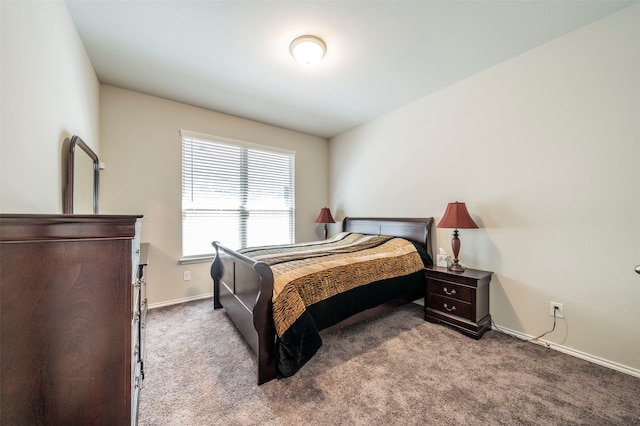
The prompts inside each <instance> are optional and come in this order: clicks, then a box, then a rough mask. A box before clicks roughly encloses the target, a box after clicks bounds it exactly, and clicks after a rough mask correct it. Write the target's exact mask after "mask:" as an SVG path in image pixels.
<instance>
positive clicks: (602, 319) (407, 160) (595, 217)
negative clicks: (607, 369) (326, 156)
mask: <svg viewBox="0 0 640 426" xmlns="http://www.w3.org/2000/svg"><path fill="white" fill-rule="evenodd" d="M639 44H640V6H633V7H631V8H628V9H626V10H623V11H622V12H620V13H618V14H616V15H613V16H611V17H608V18H606V19H604V20H601V21H598V22H596V23H593V24H591V25H588V26H586V27H584V28H582V29H580V30H578V31H575V32H573V33H571V34H568V35H566V36H563V37H560V38H558V39H556V40H555V41H552V42H550V43H548V44H546V45H544V46H541V47H539V48H537V49H535V50H532V51H530V52H528V53H525V54H523V55H520V56H518V57H516V58H514V59H512V60H509V61H507V62H505V63H503V64H500V65H498V66H495V67H493V68H492V69H489V70H487V71H486V72H483V73H481V74H478V75H476V76H473V77H471V78H469V79H467V80H465V81H462V82H460V83H458V84H456V85H454V86H452V87H449V88H447V89H445V90H442V91H441V92H439V93H437V94H435V95H433V96H429V97H426V98H423V99H421V100H419V101H417V102H415V103H412V104H410V105H407V106H405V107H403V108H400V109H398V110H396V111H394V112H392V113H390V114H387V115H385V116H383V117H381V118H379V119H377V120H374V121H372V122H369V123H367V124H365V125H363V126H361V127H358V128H356V129H353V130H352V131H349V132H347V133H345V134H343V135H340V136H338V137H336V138H334V139H332V140H331V141H330V182H331V186H330V187H331V207H332V208H333V209H334V211H335V212H336V213H337V216H339V218H340V219H341V218H342V217H344V215H351V216H357V215H380V216H435V217H436V219H437V220H438V219H440V217H441V216H442V214H443V212H444V210H445V207H446V205H447V203H448V202H451V201H456V200H457V201H464V202H466V203H467V206H468V208H469V210H470V212H471V215H472V216H473V218H474V219H475V220H476V221H477V223H478V224H479V226H480V229H478V230H461V231H460V234H461V241H462V249H461V253H460V258H461V261H462V263H463V264H466V265H468V266H470V267H475V268H478V269H485V270H491V271H495V275H494V278H493V280H492V283H491V307H490V310H491V314H492V317H493V320H494V321H495V322H496V324H497V325H498V326H500V327H504V328H507V329H510V330H513V331H515V332H517V333H521V334H523V335H528V336H536V335H539V334H541V333H542V332H544V331H546V330H549V329H550V328H551V326H552V317H550V316H549V302H550V301H555V302H560V303H564V313H565V319H564V320H560V321H559V323H558V325H557V328H556V331H554V332H553V333H551V334H549V335H548V336H547V337H545V339H548V341H550V342H552V343H554V344H555V345H554V346H556V347H557V348H558V349H560V350H564V351H568V352H571V353H573V354H574V355H578V356H585V357H588V358H590V359H591V360H594V361H596V362H602V363H605V364H608V365H610V366H613V367H615V368H619V369H621V370H623V371H627V372H631V373H632V374H636V375H640V310H639V309H638V301H640V275H637V274H636V273H635V272H634V271H633V267H634V265H637V264H640V45H639ZM437 237H438V243H437V246H438V247H444V248H445V249H446V250H448V251H449V252H451V248H450V247H451V245H450V238H451V230H448V229H443V230H438V231H437Z"/></svg>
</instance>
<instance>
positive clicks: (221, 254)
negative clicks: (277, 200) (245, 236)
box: [211, 218, 433, 385]
mask: <svg viewBox="0 0 640 426" xmlns="http://www.w3.org/2000/svg"><path fill="white" fill-rule="evenodd" d="M432 225H433V218H420V219H416V218H345V219H344V220H343V222H342V232H341V233H339V234H338V235H336V236H334V237H332V238H330V239H329V240H325V241H320V242H315V243H305V244H302V247H303V250H302V251H308V252H312V253H314V254H315V253H316V250H319V249H318V246H321V245H324V244H326V245H327V246H331V247H338V250H345V251H347V252H350V250H352V249H351V247H352V246H354V245H356V244H360V241H363V242H365V244H369V246H371V247H368V248H366V250H364V251H362V252H359V253H358V254H355V253H351V252H350V253H351V254H348V255H346V256H352V257H359V256H361V254H360V253H367V254H366V255H367V256H372V258H373V257H375V258H377V259H378V258H380V259H384V258H387V257H394V256H395V255H394V256H386V255H385V254H384V253H382V252H378V250H383V248H382V247H383V246H384V247H385V248H384V250H387V247H388V246H392V249H394V250H399V251H401V252H402V254H401V255H397V257H398V258H402V259H403V261H402V262H396V263H397V264H399V265H400V264H401V266H398V268H400V269H402V268H405V269H406V271H405V272H407V271H409V270H411V271H412V272H411V273H407V274H406V275H401V276H399V277H395V276H394V277H392V276H391V275H389V276H388V277H387V275H385V274H387V271H388V270H389V269H394V268H396V263H394V264H393V266H392V267H391V266H388V265H387V266H384V267H383V266H380V267H379V269H378V270H377V271H378V272H376V274H378V273H380V271H383V272H384V274H383V275H384V276H385V279H382V280H377V279H369V281H368V282H366V283H363V284H362V283H361V284H362V285H361V284H358V285H357V286H355V287H349V290H348V291H345V292H344V293H339V294H335V295H334V294H333V293H331V294H332V296H331V297H327V298H326V299H322V300H321V301H320V302H318V303H316V304H314V305H312V306H307V307H306V309H305V308H302V311H304V312H303V313H302V314H299V315H300V316H299V317H296V318H295V321H290V322H291V324H288V325H287V327H288V328H285V329H282V327H283V325H282V315H283V314H282V311H288V310H295V308H292V307H291V306H293V304H289V305H287V303H284V302H283V300H285V301H286V300H290V299H291V297H289V296H288V297H287V298H285V297H284V296H283V294H287V295H289V293H292V292H290V291H287V290H285V289H290V288H292V287H291V286H284V287H282V280H283V276H284V275H287V272H286V271H288V269H287V267H288V265H289V263H286V262H284V261H283V260H282V259H283V258H287V256H289V254H288V253H287V254H286V255H285V254H284V253H285V252H284V251H283V252H282V253H278V254H274V253H275V251H277V250H276V248H275V247H270V248H266V247H265V248H249V249H244V250H239V251H234V250H232V249H229V248H227V247H225V246H223V245H221V244H220V243H218V242H214V243H213V246H214V248H215V251H216V253H215V259H214V261H213V264H212V266H211V277H212V278H213V302H214V308H215V309H220V308H224V309H225V311H226V313H227V314H228V316H229V317H230V318H231V320H232V321H233V322H234V324H235V325H236V327H237V329H238V330H239V331H240V333H241V334H242V335H243V336H244V338H245V339H246V341H247V342H248V344H249V346H251V348H252V349H253V351H254V352H255V353H256V356H257V366H258V384H259V385H260V384H263V383H266V382H268V381H270V380H272V379H274V378H277V377H278V378H280V377H288V376H290V375H292V374H294V373H295V372H296V371H297V370H298V369H299V368H300V367H301V366H302V365H304V363H306V362H307V361H308V359H310V357H312V356H313V355H314V354H315V352H316V351H317V349H318V348H319V347H320V345H321V344H322V343H321V338H320V335H321V334H325V333H329V332H331V331H333V330H336V329H339V328H342V327H345V326H348V325H351V324H354V323H356V322H358V321H362V320H364V319H367V318H371V317H373V316H376V315H379V314H381V313H383V312H386V311H388V310H390V309H392V308H394V307H397V306H400V305H402V304H405V303H409V302H412V301H414V300H416V299H419V298H421V297H423V296H424V273H423V272H422V268H423V267H424V266H429V265H431V264H432V258H433V248H432V238H431V227H432ZM392 237H399V238H392ZM400 239H402V241H400ZM355 240H358V242H357V243H356V242H354V241H355ZM404 240H406V241H404ZM407 244H409V245H411V246H412V247H413V248H415V252H416V253H418V255H419V259H420V261H421V262H422V263H421V267H418V265H416V264H415V262H416V260H415V256H416V255H414V254H409V252H410V251H411V250H412V249H407V247H406V245H407ZM296 246H298V245H296ZM374 246H375V247H374ZM274 250H275V251H274ZM283 250H284V249H283ZM353 250H354V252H355V250H356V249H353ZM358 250H359V249H358ZM381 253H382V254H381ZM278 256H280V257H278ZM318 256H319V258H318V259H302V260H299V259H298V261H299V262H302V263H305V264H306V265H307V267H311V268H315V267H316V265H317V264H319V263H321V262H322V261H324V260H323V259H320V258H323V257H325V255H320V254H318ZM362 256H364V255H362ZM274 257H276V258H278V260H277V261H274V260H273V258H274ZM409 257H411V261H409V260H408V259H409ZM256 259H263V260H256ZM287 259H289V260H290V258H287ZM331 259H335V258H333V257H332V258H331ZM365 259H369V258H365ZM376 261H377V260H376ZM295 263H296V262H292V264H295ZM365 263H366V264H370V263H372V262H370V261H369V260H367V261H366V262H365ZM409 263H411V265H410V266H409ZM283 268H284V269H283ZM409 268H410V269H409ZM332 269H341V268H332ZM357 269H358V270H364V269H362V268H360V267H359V268H357ZM417 269H419V270H417ZM274 271H275V274H274ZM283 271H284V272H283ZM291 273H292V274H294V275H295V272H291ZM316 273H317V274H322V275H316V277H320V279H319V281H322V282H325V281H326V280H330V279H331V278H330V277H328V278H327V277H326V276H325V275H324V273H323V272H316ZM365 275H366V274H365ZM375 276H376V277H378V275H375ZM381 276H382V275H381ZM347 277H348V279H347ZM341 279H342V280H343V281H344V283H343V284H344V285H351V284H347V283H350V282H351V280H352V276H351V275H348V276H345V277H342V278H341ZM357 279H358V280H364V279H365V278H363V277H358V278H357ZM354 280H355V279H354ZM274 283H275V287H274ZM343 284H340V285H343ZM389 284H392V285H389ZM340 285H339V286H340ZM313 286H314V287H317V283H315V284H313ZM274 289H276V292H275V293H274ZM276 295H277V296H276ZM294 296H295V297H294V299H295V300H298V298H299V297H298V296H297V295H296V294H294ZM283 303H284V305H287V306H285V307H284V308H283ZM296 303H298V302H296ZM274 306H275V320H274ZM283 330H286V331H285V332H283ZM288 345H289V346H288ZM290 347H293V348H294V350H293V351H291V350H290ZM298 351H300V353H298Z"/></svg>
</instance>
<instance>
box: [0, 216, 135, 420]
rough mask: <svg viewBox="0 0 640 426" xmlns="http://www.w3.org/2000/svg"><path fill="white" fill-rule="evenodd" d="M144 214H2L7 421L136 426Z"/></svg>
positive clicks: (2, 389)
mask: <svg viewBox="0 0 640 426" xmlns="http://www.w3.org/2000/svg"><path fill="white" fill-rule="evenodd" d="M141 217H142V216H111V215H109V216H107V215H95V216H94V215H91V216H89V215H87V216H83V215H8V214H4V215H0V309H1V311H0V315H1V326H0V327H1V330H0V333H1V334H0V351H1V354H0V356H1V361H0V362H1V368H2V370H1V373H0V424H3V425H4V424H7V425H9V424H10V425H35V424H52V425H54V424H56V425H57V424H65V425H71V424H76V425H80V424H85V425H86V424H91V425H127V424H132V425H133V424H136V422H137V419H136V416H137V398H138V393H139V389H140V386H141V383H142V371H143V353H142V348H143V336H144V333H142V332H141V327H142V329H143V324H141V322H140V321H141V320H142V319H143V318H144V312H143V309H144V308H145V307H146V303H143V297H144V296H143V295H142V293H141V289H142V288H143V285H142V284H141V281H142V280H143V278H144V276H143V273H144V268H141V267H140V266H139V258H140V240H139V235H140V233H139V230H140V224H141Z"/></svg>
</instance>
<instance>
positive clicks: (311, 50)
mask: <svg viewBox="0 0 640 426" xmlns="http://www.w3.org/2000/svg"><path fill="white" fill-rule="evenodd" d="M326 50H327V47H326V46H325V44H324V42H323V41H322V40H321V39H320V38H318V37H316V36H312V35H303V36H300V37H298V38H296V39H295V40H293V42H291V46H290V47H289V51H290V52H291V56H293V57H294V58H295V60H296V61H298V63H299V64H300V65H302V66H304V67H313V66H315V65H317V64H318V62H320V60H321V59H322V58H323V57H324V54H325V52H326Z"/></svg>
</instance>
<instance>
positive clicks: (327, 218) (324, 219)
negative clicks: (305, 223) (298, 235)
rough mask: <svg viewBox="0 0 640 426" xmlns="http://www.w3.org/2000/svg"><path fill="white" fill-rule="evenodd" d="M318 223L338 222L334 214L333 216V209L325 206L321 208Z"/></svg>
mask: <svg viewBox="0 0 640 426" xmlns="http://www.w3.org/2000/svg"><path fill="white" fill-rule="evenodd" d="M316 223H336V221H335V220H333V216H331V210H329V208H328V207H323V208H322V209H320V214H319V215H318V218H317V219H316Z"/></svg>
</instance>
